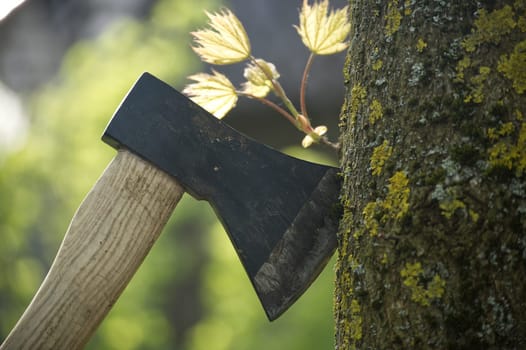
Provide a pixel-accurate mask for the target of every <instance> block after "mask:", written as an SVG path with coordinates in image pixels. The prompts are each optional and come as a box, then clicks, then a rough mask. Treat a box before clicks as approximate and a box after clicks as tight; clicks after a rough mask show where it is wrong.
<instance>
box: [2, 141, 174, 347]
mask: <svg viewBox="0 0 526 350" xmlns="http://www.w3.org/2000/svg"><path fill="white" fill-rule="evenodd" d="M182 194H183V189H182V188H181V187H180V186H179V185H178V184H177V182H176V181H175V180H174V179H173V178H172V177H170V176H169V175H167V174H166V173H164V172H162V171H161V170H159V169H157V168H155V167H153V166H152V165H150V164H149V163H147V162H146V161H144V160H142V159H140V158H139V157H137V156H135V155H134V154H132V153H130V152H128V151H125V150H122V151H119V152H118V154H117V156H116V157H115V158H114V159H113V161H112V162H111V163H110V165H109V166H108V168H107V169H106V170H105V172H104V173H103V174H102V176H101V178H100V179H99V180H98V181H97V183H96V184H95V186H94V187H93V189H92V190H91V191H90V193H88V195H87V196H86V198H85V199H84V201H83V202H82V204H81V205H80V207H79V209H78V210H77V212H76V213H75V216H74V217H73V219H72V221H71V224H70V226H69V228H68V231H67V232H66V236H65V237H64V240H63V242H62V245H61V246H60V248H59V251H58V253H57V256H56V258H55V261H54V262H53V265H52V266H51V269H50V271H49V273H48V275H47V276H46V278H45V280H44V282H43V283H42V285H41V286H40V288H39V290H38V292H37V294H36V295H35V297H34V298H33V300H32V302H31V304H30V305H29V306H28V308H27V309H26V311H25V312H24V314H23V315H22V317H21V318H20V320H19V321H18V323H17V324H16V326H15V328H14V329H13V330H12V331H11V333H10V334H9V336H8V337H7V339H6V340H5V342H4V343H3V344H2V346H0V349H1V350H6V349H9V350H11V349H13V350H14V349H17V350H19V349H32V350H33V349H67V350H71V349H79V348H82V347H83V346H84V345H85V344H86V343H87V341H88V340H89V338H90V336H91V335H92V334H93V333H94V332H95V330H96V328H97V326H98V325H99V324H100V323H101V322H102V320H103V318H104V317H105V316H106V314H107V313H108V312H109V310H110V309H111V307H112V306H113V304H114V303H115V301H116V300H117V298H118V297H119V295H120V294H121V293H122V291H123V290H124V288H125V287H126V285H127V284H128V282H129V281H130V279H131V278H132V276H133V275H134V273H135V271H136V270H137V269H138V267H139V265H140V264H141V263H142V261H143V260H144V258H145V256H146V255H147V254H148V252H149V250H150V248H151V247H152V245H153V243H154V242H155V240H156V239H157V237H158V236H159V234H160V232H161V230H162V229H163V227H164V225H165V224H166V221H167V220H168V218H169V217H170V215H171V213H172V211H173V209H174V208H175V206H176V205H177V202H178V201H179V199H180V198H181V196H182Z"/></svg>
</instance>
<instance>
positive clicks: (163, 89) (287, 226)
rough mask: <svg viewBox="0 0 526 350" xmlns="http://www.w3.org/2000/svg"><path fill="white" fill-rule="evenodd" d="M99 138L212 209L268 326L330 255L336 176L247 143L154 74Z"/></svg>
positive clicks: (138, 84)
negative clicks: (169, 178)
mask: <svg viewBox="0 0 526 350" xmlns="http://www.w3.org/2000/svg"><path fill="white" fill-rule="evenodd" d="M151 135H156V136H157V137H156V139H155V140H152V138H151ZM103 140H104V141H105V142H106V143H108V144H109V145H111V146H112V147H114V148H121V147H123V148H126V149H128V150H130V151H132V152H134V153H136V154H137V155H139V156H140V157H142V158H144V159H145V160H147V161H148V162H150V163H152V164H153V165H155V166H156V167H158V168H160V169H161V170H163V171H165V172H167V173H168V174H170V175H171V176H173V177H174V178H175V179H176V180H177V181H178V182H179V183H180V184H181V185H182V186H183V188H184V189H185V191H187V192H188V193H190V194H191V195H192V196H193V197H195V198H197V199H203V200H206V201H208V202H209V203H210V204H211V205H212V207H213V208H214V210H215V212H216V214H217V215H218V217H219V219H220V220H221V222H222V224H223V226H224V228H225V230H226V232H227V233H228V235H229V237H230V240H231V241H232V243H233V245H234V248H235V250H236V252H237V254H238V256H239V258H240V260H241V262H242V264H243V266H244V268H245V270H246V272H247V274H248V276H249V278H250V281H251V282H252V285H253V286H254V288H255V290H256V293H257V295H258V297H259V299H260V301H261V303H262V305H263V308H264V310H265V312H266V314H267V317H268V318H269V320H274V319H276V318H277V317H278V316H280V315H281V314H282V313H283V312H284V311H285V310H287V309H288V308H289V307H290V306H291V305H292V304H293V303H294V301H296V300H297V298H299V296H300V295H301V294H302V293H303V292H304V291H305V290H306V289H307V288H308V287H309V285H310V284H311V283H312V282H313V281H314V280H315V278H316V277H317V276H318V274H319V273H320V272H321V271H322V269H323V267H324V266H325V265H326V263H327V261H328V260H329V258H330V257H331V256H332V254H333V253H334V250H335V247H336V230H337V222H338V219H339V217H340V208H339V205H338V196H339V191H340V186H341V184H340V179H339V176H338V169H337V168H333V167H328V166H324V165H320V164H314V163H310V162H306V161H303V160H299V159H296V158H293V157H290V156H287V155H284V154H282V153H280V152H277V151H275V150H273V149H271V148H269V147H267V146H265V145H263V144H260V143H258V142H256V141H254V140H252V139H250V138H249V137H247V136H245V135H243V134H241V133H239V132H237V131H235V130H234V129H232V128H231V127H229V126H228V125H227V124H225V123H224V122H222V121H221V120H218V119H217V118H215V117H214V116H212V115H211V114H210V113H208V112H207V111H205V110H204V109H202V108H201V107H199V106H198V105H196V104H195V103H193V102H192V101H191V100H190V99H188V98H187V97H186V96H184V95H182V94H180V93H179V92H178V91H176V90H175V89H173V88H172V87H170V86H169V85H167V84H165V83H164V82H162V81H161V80H159V79H157V78H155V77H154V76H152V75H151V74H148V73H144V74H143V75H142V76H141V77H140V78H139V80H138V81H137V82H136V83H135V85H134V86H133V87H132V89H131V90H130V91H129V93H128V95H127V96H126V97H125V99H124V100H123V102H122V103H121V105H120V107H119V108H118V109H117V111H116V113H115V115H114V116H113V118H112V120H111V121H110V123H109V124H108V126H107V128H106V131H105V132H104V135H103Z"/></svg>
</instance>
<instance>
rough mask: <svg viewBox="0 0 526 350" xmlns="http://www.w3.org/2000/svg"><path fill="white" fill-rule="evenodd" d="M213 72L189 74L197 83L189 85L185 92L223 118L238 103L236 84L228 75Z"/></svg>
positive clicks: (209, 110)
mask: <svg viewBox="0 0 526 350" xmlns="http://www.w3.org/2000/svg"><path fill="white" fill-rule="evenodd" d="M212 72H213V75H212V74H206V73H199V74H194V75H191V76H189V77H188V79H190V80H193V81H195V83H192V84H189V85H187V86H186V87H185V88H184V90H183V93H184V94H186V95H188V96H189V97H190V98H191V99H192V101H194V102H195V103H197V104H198V105H200V106H201V107H203V108H204V109H206V110H207V111H208V112H210V113H212V114H213V115H214V116H215V117H217V118H219V119H221V118H223V117H224V116H225V115H226V114H227V113H228V112H229V111H230V110H231V109H232V108H234V106H235V105H236V102H237V94H236V89H235V87H234V85H232V83H231V82H230V80H228V78H227V77H226V76H224V75H223V74H221V73H219V72H216V71H215V70H212Z"/></svg>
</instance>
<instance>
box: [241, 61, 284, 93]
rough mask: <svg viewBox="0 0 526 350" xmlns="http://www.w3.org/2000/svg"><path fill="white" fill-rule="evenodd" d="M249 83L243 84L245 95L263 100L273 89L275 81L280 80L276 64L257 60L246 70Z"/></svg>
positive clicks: (245, 73) (245, 75)
mask: <svg viewBox="0 0 526 350" xmlns="http://www.w3.org/2000/svg"><path fill="white" fill-rule="evenodd" d="M243 75H244V77H245V79H247V81H246V82H245V83H244V84H243V93H245V94H247V95H252V96H256V97H260V98H263V97H265V96H267V94H268V93H269V92H270V91H271V90H272V89H273V83H272V81H273V80H277V79H278V78H279V73H278V71H277V70H276V66H274V64H272V63H270V62H267V61H265V60H263V59H259V58H258V59H256V60H255V61H254V62H251V63H249V64H248V65H247V67H246V68H245V71H244V73H243Z"/></svg>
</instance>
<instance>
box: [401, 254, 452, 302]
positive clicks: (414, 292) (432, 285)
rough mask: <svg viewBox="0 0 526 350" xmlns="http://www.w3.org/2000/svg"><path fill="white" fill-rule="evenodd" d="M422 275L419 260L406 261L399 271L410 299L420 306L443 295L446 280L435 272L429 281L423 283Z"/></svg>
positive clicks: (422, 270)
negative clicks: (409, 293)
mask: <svg viewBox="0 0 526 350" xmlns="http://www.w3.org/2000/svg"><path fill="white" fill-rule="evenodd" d="M423 275H424V269H423V268H422V264H421V263H420V262H416V263H413V264H412V263H406V264H405V267H404V268H403V269H402V270H401V271H400V276H401V277H402V278H403V285H404V286H406V287H407V288H409V291H410V292H411V300H412V301H414V302H415V303H418V304H420V305H422V306H429V305H430V303H431V301H432V300H433V299H440V298H441V297H442V296H443V295H444V291H445V286H446V281H444V280H443V279H442V278H441V277H440V275H438V274H435V275H434V276H433V278H432V279H431V280H430V281H429V282H427V283H424V282H422V279H423Z"/></svg>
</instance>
